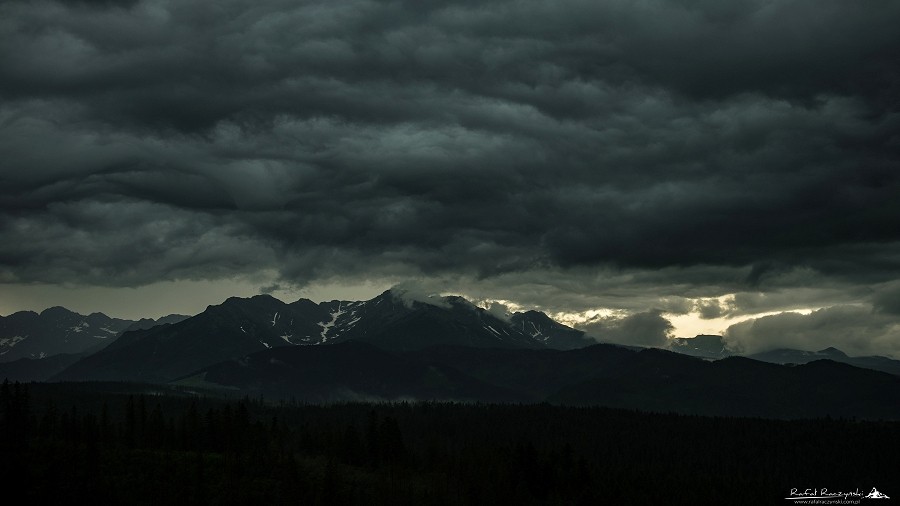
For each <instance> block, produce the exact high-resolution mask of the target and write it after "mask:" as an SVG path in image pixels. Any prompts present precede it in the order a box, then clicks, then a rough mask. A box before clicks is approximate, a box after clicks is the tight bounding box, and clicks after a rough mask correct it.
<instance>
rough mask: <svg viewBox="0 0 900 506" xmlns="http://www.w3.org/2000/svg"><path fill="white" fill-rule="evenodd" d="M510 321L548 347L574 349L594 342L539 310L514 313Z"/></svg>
mask: <svg viewBox="0 0 900 506" xmlns="http://www.w3.org/2000/svg"><path fill="white" fill-rule="evenodd" d="M510 323H511V324H512V326H513V327H514V328H516V329H517V330H520V331H522V332H523V333H525V334H528V335H530V336H531V337H532V338H534V339H535V340H537V341H540V342H542V343H544V345H545V346H547V347H548V348H553V349H557V350H574V349H577V348H585V347H587V346H590V345H592V344H596V341H595V340H593V339H592V338H590V337H588V336H586V335H585V333H584V332H582V331H580V330H576V329H573V328H572V327H569V326H566V325H563V324H562V323H559V322H557V321H555V320H553V319H552V318H550V317H549V316H547V315H546V314H545V313H542V312H540V311H525V312H524V313H515V314H513V315H512V316H511V317H510Z"/></svg>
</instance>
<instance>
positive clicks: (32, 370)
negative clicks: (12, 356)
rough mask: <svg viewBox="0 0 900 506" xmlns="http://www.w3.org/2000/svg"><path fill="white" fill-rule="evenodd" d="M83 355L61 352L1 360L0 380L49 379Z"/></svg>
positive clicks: (25, 380)
mask: <svg viewBox="0 0 900 506" xmlns="http://www.w3.org/2000/svg"><path fill="white" fill-rule="evenodd" d="M81 357H82V355H80V354H77V355H76V354H69V353H59V354H57V355H50V356H49V357H45V358H20V359H18V360H13V361H12V362H0V380H2V379H8V380H9V381H21V382H27V381H47V380H48V379H50V378H52V377H53V376H55V375H57V374H59V373H60V372H62V371H63V370H64V369H65V368H66V367H69V366H70V365H72V364H74V363H75V362H77V361H78V360H79V359H80V358H81Z"/></svg>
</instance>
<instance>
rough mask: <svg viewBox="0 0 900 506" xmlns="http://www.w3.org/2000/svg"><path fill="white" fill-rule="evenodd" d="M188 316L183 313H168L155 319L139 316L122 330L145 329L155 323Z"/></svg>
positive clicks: (184, 318) (163, 322)
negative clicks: (139, 317)
mask: <svg viewBox="0 0 900 506" xmlns="http://www.w3.org/2000/svg"><path fill="white" fill-rule="evenodd" d="M188 318H190V316H188V315H183V314H170V315H167V316H163V317H160V318H159V319H156V320H154V319H153V318H141V319H140V320H138V321H136V322H134V323H132V324H131V325H129V326H128V328H126V329H125V330H123V331H122V332H129V331H132V330H147V329H150V328H153V327H155V326H157V325H163V324H166V323H178V322H181V321H184V320H187V319H188Z"/></svg>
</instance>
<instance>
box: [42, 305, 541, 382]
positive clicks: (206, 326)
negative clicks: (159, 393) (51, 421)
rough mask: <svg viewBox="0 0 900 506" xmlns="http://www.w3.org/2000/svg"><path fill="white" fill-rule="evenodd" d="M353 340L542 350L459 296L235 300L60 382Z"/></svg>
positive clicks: (153, 372) (120, 344)
mask: <svg viewBox="0 0 900 506" xmlns="http://www.w3.org/2000/svg"><path fill="white" fill-rule="evenodd" d="M350 340H354V341H359V342H366V343H370V344H374V345H376V346H378V347H380V348H383V349H386V350H394V351H403V350H415V349H422V348H425V347H428V346H434V345H461V346H469V347H480V348H543V347H544V345H543V343H541V342H539V341H537V340H535V339H533V338H532V337H531V336H530V335H527V334H525V333H523V332H520V331H518V330H516V329H515V328H513V327H511V326H509V325H508V324H507V323H506V322H504V321H503V320H500V319H498V318H496V317H495V316H493V315H492V314H490V313H489V312H488V311H485V310H484V309H482V308H479V307H476V306H474V305H473V304H471V303H469V302H468V301H466V300H465V299H463V298H461V297H443V298H434V299H431V300H427V301H415V300H408V299H406V298H405V297H404V296H403V294H398V293H393V292H391V291H386V292H384V293H382V294H381V295H379V296H378V297H375V298H374V299H372V300H368V301H362V302H345V301H331V302H323V303H319V304H316V303H313V302H311V301H308V300H305V299H301V300H299V301H297V302H294V303H292V304H285V303H284V302H281V301H279V300H278V299H275V298H274V297H271V296H268V295H258V296H255V297H251V298H249V299H242V298H237V297H232V298H229V299H228V300H226V301H225V302H224V303H222V304H220V305H218V306H209V307H208V308H207V309H206V310H205V311H204V312H202V313H200V314H198V315H196V316H193V317H191V318H188V319H186V320H183V321H180V322H177V323H173V324H164V325H158V326H155V327H152V328H150V329H144V330H134V331H130V332H125V333H123V334H122V336H121V337H120V338H119V339H117V340H116V341H115V342H114V343H112V344H111V345H110V346H108V347H107V348H106V349H104V350H103V351H102V352H99V353H96V354H94V355H92V356H90V357H87V358H85V359H83V360H81V361H79V362H77V363H75V364H73V365H72V366H71V367H69V368H68V369H66V370H65V371H63V372H62V373H60V374H59V375H58V376H56V377H55V379H58V380H129V381H147V382H166V381H170V380H172V379H174V378H177V377H180V376H183V375H185V374H188V373H191V372H193V371H196V370H198V369H201V368H203V367H206V366H209V365H212V364H215V363H217V362H221V361H226V360H229V359H237V358H240V357H243V356H245V355H248V354H251V353H254V352H256V351H262V350H265V349H271V348H276V347H282V346H294V345H321V344H336V343H341V342H347V341H350Z"/></svg>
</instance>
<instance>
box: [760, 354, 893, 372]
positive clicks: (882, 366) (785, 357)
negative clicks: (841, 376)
mask: <svg viewBox="0 0 900 506" xmlns="http://www.w3.org/2000/svg"><path fill="white" fill-rule="evenodd" d="M749 357H750V358H752V359H755V360H761V361H763V362H771V363H773V364H808V363H810V362H814V361H816V360H822V359H827V360H833V361H835V362H842V363H844V364H850V365H853V366H856V367H862V368H865V369H873V370H875V371H882V372H886V373H889V374H896V375H900V360H894V359H891V358H888V357H881V356H863V357H850V356H848V355H847V354H846V353H844V352H843V351H841V350H839V349H837V348H825V349H824V350H819V351H801V350H791V349H778V350H771V351H766V352H763V353H756V354H753V355H749Z"/></svg>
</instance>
